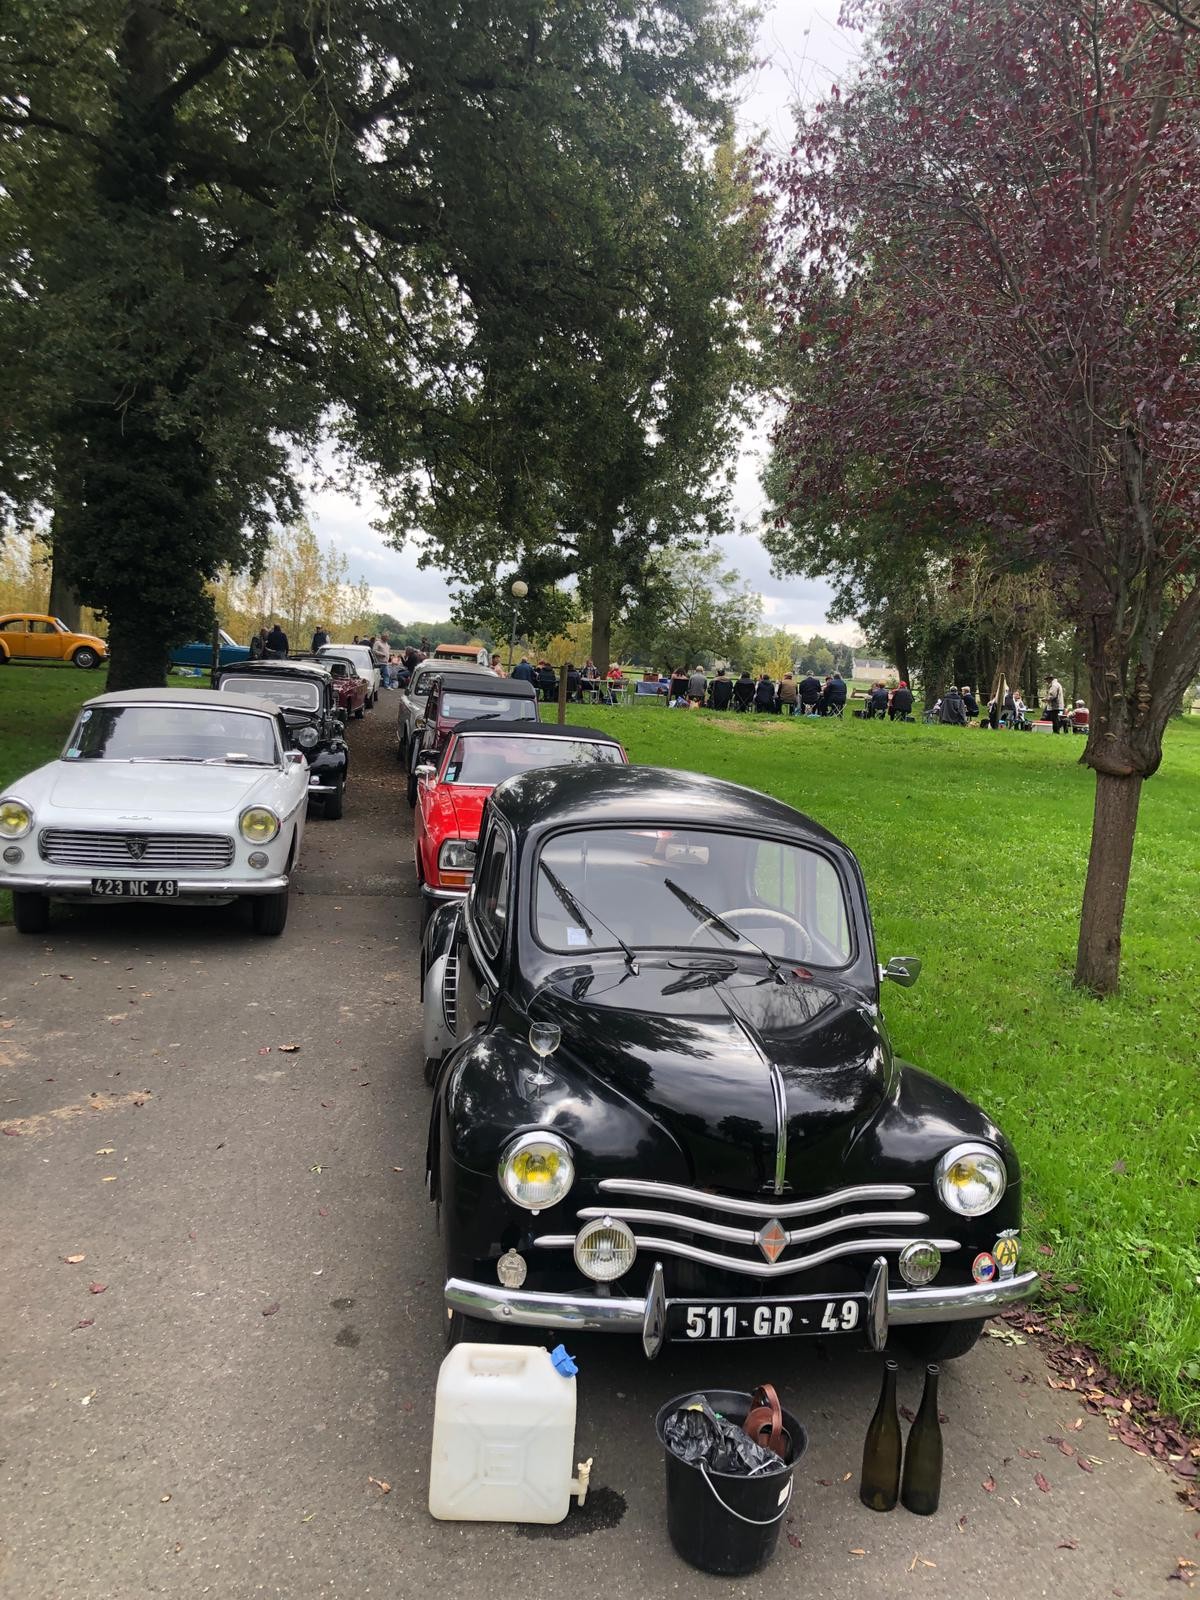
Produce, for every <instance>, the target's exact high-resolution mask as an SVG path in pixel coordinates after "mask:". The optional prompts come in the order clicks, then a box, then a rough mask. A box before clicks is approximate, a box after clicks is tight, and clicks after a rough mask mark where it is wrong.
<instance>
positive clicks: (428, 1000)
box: [422, 954, 455, 1061]
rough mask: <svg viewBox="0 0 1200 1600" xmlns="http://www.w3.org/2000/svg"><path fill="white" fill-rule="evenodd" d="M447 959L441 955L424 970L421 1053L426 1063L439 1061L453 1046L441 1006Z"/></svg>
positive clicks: (451, 1036) (452, 1039)
mask: <svg viewBox="0 0 1200 1600" xmlns="http://www.w3.org/2000/svg"><path fill="white" fill-rule="evenodd" d="M449 959H450V958H449V956H448V955H445V954H442V955H440V956H438V957H437V959H436V960H435V961H434V962H432V963H431V964H430V965H429V966H428V967H426V969H425V988H424V994H423V997H422V1022H423V1033H422V1040H423V1043H422V1053H423V1055H424V1057H425V1059H426V1061H429V1060H433V1061H440V1060H441V1059H442V1057H443V1056H444V1055H445V1054H446V1053H447V1051H449V1050H452V1049H453V1048H454V1044H455V1039H454V1035H453V1033H451V1031H450V1027H449V1025H448V1023H447V1022H446V1013H445V1009H444V1007H443V1005H442V983H443V980H444V979H445V976H446V962H447V961H448V960H449Z"/></svg>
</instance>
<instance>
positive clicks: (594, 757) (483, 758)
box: [442, 733, 625, 787]
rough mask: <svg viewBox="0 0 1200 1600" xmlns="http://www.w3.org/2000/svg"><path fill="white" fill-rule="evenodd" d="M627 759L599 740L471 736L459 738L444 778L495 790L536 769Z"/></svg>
mask: <svg viewBox="0 0 1200 1600" xmlns="http://www.w3.org/2000/svg"><path fill="white" fill-rule="evenodd" d="M624 760H625V756H624V752H623V751H622V750H621V747H620V745H615V744H602V743H601V742H600V741H599V740H596V739H539V738H537V736H536V735H535V736H533V737H530V738H526V737H524V736H522V737H520V738H509V737H507V736H505V735H503V734H490V733H478V734H474V733H468V734H464V735H463V736H462V737H461V738H459V739H458V740H457V741H456V743H455V745H454V749H453V751H452V752H451V755H450V760H449V761H448V762H447V764H446V770H445V772H444V774H443V776H442V782H443V783H472V784H478V785H479V786H480V787H485V786H488V785H491V786H492V787H495V785H496V784H498V783H503V782H504V780H505V779H506V778H515V777H516V776H517V774H518V773H521V772H532V771H533V770H534V768H536V767H570V766H581V767H587V766H605V765H619V764H621V763H623V762H624Z"/></svg>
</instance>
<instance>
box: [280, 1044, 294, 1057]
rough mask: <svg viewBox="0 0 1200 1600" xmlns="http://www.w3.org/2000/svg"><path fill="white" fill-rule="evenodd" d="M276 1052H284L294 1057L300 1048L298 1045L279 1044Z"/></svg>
mask: <svg viewBox="0 0 1200 1600" xmlns="http://www.w3.org/2000/svg"><path fill="white" fill-rule="evenodd" d="M275 1048H276V1050H282V1051H283V1052H284V1054H285V1055H289V1056H290V1055H294V1054H295V1053H296V1051H297V1050H299V1048H300V1046H299V1045H298V1044H277V1045H276V1046H275Z"/></svg>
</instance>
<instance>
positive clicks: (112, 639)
mask: <svg viewBox="0 0 1200 1600" xmlns="http://www.w3.org/2000/svg"><path fill="white" fill-rule="evenodd" d="M108 649H109V668H108V688H109V689H117V690H121V691H124V690H126V689H161V688H162V686H163V684H164V682H165V681H166V676H167V656H168V655H169V653H170V652H169V651H168V649H167V646H166V644H165V643H164V642H163V639H162V636H161V634H157V636H156V633H155V632H154V631H152V630H151V629H149V628H148V627H147V626H146V618H145V616H144V615H143V614H141V612H140V611H137V610H134V611H132V612H131V613H130V614H128V615H126V614H125V612H124V609H123V608H122V610H120V611H114V612H113V613H112V614H111V615H110V617H109V619H108Z"/></svg>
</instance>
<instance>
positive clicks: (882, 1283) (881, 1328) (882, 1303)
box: [867, 1256, 888, 1350]
mask: <svg viewBox="0 0 1200 1600" xmlns="http://www.w3.org/2000/svg"><path fill="white" fill-rule="evenodd" d="M867 1337H868V1338H869V1339H870V1341H871V1349H872V1350H884V1349H886V1348H887V1338H888V1281H887V1258H886V1257H885V1256H876V1257H875V1264H874V1266H873V1267H872V1268H871V1276H870V1277H869V1278H868V1279H867Z"/></svg>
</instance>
